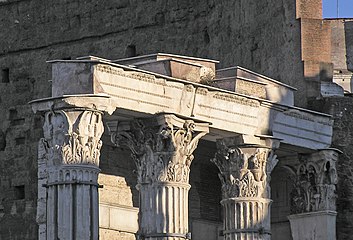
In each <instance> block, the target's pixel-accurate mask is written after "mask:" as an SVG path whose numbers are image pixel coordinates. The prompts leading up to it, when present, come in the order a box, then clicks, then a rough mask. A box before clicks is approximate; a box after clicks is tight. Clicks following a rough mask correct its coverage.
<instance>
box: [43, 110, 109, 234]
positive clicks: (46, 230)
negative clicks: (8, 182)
mask: <svg viewBox="0 0 353 240" xmlns="http://www.w3.org/2000/svg"><path fill="white" fill-rule="evenodd" d="M43 130H44V138H43V139H41V140H40V142H39V162H40V169H39V171H40V173H39V176H40V181H39V182H40V183H41V186H39V192H40V193H43V189H46V191H45V192H46V198H44V197H45V195H44V194H39V195H40V196H39V197H40V198H41V199H40V203H41V205H43V204H44V205H45V206H46V209H45V213H46V215H45V216H41V218H42V219H41V220H42V222H41V223H40V231H41V232H40V234H39V235H40V236H39V239H47V240H49V239H60V240H76V239H90V240H98V238H99V231H98V230H99V224H98V219H99V214H98V174H99V172H100V169H99V167H98V166H99V156H100V148H101V146H102V142H101V140H100V137H101V135H102V133H103V123H102V112H99V111H96V110H77V109H64V110H59V111H49V112H46V113H45V123H44V127H43ZM39 211H43V209H42V210H39ZM37 215H39V214H37ZM38 217H39V216H37V218H38ZM43 219H45V221H43Z"/></svg>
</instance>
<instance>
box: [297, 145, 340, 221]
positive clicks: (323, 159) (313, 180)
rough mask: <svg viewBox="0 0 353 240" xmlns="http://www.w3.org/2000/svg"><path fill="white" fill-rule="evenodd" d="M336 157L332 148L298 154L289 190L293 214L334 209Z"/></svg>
mask: <svg viewBox="0 0 353 240" xmlns="http://www.w3.org/2000/svg"><path fill="white" fill-rule="evenodd" d="M337 159H338V155H337V153H336V152H334V151H332V150H322V151H321V152H318V153H314V154H312V155H302V156H300V158H299V161H300V164H299V166H298V168H297V172H296V176H295V178H294V188H293V191H292V192H291V199H292V200H291V212H292V213H293V214H297V213H304V212H313V211H324V210H333V211H334V210H336V198H337V195H336V186H335V184H337V170H336V161H337Z"/></svg>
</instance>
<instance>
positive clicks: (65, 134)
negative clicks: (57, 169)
mask: <svg viewBox="0 0 353 240" xmlns="http://www.w3.org/2000/svg"><path fill="white" fill-rule="evenodd" d="M43 130H44V138H43V139H41V140H40V142H39V145H40V146H39V149H38V150H39V152H38V154H39V156H45V158H46V159H48V165H62V164H91V165H95V166H98V165H99V156H100V149H101V147H102V141H101V140H100V137H101V136H102V134H103V131H104V127H103V123H102V113H100V112H96V111H82V110H79V111H75V110H67V111H50V112H47V113H46V114H45V123H44V126H43Z"/></svg>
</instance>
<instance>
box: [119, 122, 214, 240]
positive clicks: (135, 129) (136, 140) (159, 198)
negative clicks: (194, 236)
mask: <svg viewBox="0 0 353 240" xmlns="http://www.w3.org/2000/svg"><path fill="white" fill-rule="evenodd" d="M119 127H120V129H118V131H117V132H115V133H114V134H113V135H112V141H113V142H114V143H115V144H116V145H117V146H122V145H125V146H128V147H129V148H130V149H131V151H132V158H133V159H134V161H135V163H136V167H137V180H138V181H137V182H138V184H137V189H138V190H139V193H140V211H139V236H140V239H145V240H181V239H189V238H190V237H191V236H190V234H189V230H188V225H189V224H188V193H189V189H190V185H189V172H190V165H191V162H192V160H193V158H194V157H193V152H194V150H195V149H196V147H197V145H198V142H199V140H200V138H201V137H202V136H204V135H205V134H206V133H208V124H205V123H195V122H194V121H192V120H184V119H181V118H178V117H176V116H174V115H159V116H156V117H154V118H151V119H140V120H135V121H132V122H129V123H126V124H125V126H124V123H120V124H119Z"/></svg>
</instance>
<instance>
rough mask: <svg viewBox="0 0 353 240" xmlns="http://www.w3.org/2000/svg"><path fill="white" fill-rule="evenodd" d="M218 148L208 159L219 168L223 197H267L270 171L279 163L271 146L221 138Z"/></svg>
mask: <svg viewBox="0 0 353 240" xmlns="http://www.w3.org/2000/svg"><path fill="white" fill-rule="evenodd" d="M217 149H218V151H217V152H216V154H215V157H214V158H213V159H211V161H212V162H213V163H215V164H216V166H217V167H218V168H219V170H220V173H219V178H220V180H221V183H222V193H223V199H228V198H234V197H262V198H269V197H270V187H269V181H270V173H271V172H272V170H273V168H274V167H275V165H276V164H277V162H278V160H277V156H276V155H275V154H274V151H273V149H272V148H269V147H265V146H254V145H246V144H240V145H234V141H233V142H232V141H231V142H229V141H225V140H224V139H221V140H218V141H217Z"/></svg>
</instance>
